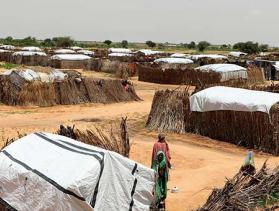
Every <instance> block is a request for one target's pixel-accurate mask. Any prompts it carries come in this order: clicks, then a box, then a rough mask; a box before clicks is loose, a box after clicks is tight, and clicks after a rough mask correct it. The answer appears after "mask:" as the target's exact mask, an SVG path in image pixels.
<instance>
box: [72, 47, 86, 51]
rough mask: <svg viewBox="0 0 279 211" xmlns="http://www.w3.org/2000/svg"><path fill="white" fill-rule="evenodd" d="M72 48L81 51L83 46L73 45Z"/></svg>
mask: <svg viewBox="0 0 279 211" xmlns="http://www.w3.org/2000/svg"><path fill="white" fill-rule="evenodd" d="M70 49H72V50H74V51H79V50H82V49H83V48H82V47H79V46H73V47H70Z"/></svg>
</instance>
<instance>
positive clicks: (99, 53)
mask: <svg viewBox="0 0 279 211" xmlns="http://www.w3.org/2000/svg"><path fill="white" fill-rule="evenodd" d="M92 51H93V52H94V56H95V57H97V58H108V53H109V52H108V49H103V48H94V49H92Z"/></svg>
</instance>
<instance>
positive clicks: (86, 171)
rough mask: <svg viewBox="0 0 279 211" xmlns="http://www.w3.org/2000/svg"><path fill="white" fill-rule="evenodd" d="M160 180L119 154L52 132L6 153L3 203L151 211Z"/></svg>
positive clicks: (72, 210)
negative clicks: (155, 181)
mask: <svg viewBox="0 0 279 211" xmlns="http://www.w3.org/2000/svg"><path fill="white" fill-rule="evenodd" d="M154 177H155V172H154V171H153V170H151V169H149V168H147V167H144V166H143V165H141V164H138V163H135V162H134V161H132V160H129V159H128V158H125V157H123V156H121V155H119V154H117V153H115V152H111V151H107V150H103V149H101V148H98V147H94V146H90V145H87V144H84V143H81V142H77V141H74V140H72V139H69V138H67V137H64V136H59V135H54V134H49V133H34V134H31V135H28V136H26V137H23V138H21V139H20V140H18V141H16V142H14V143H12V144H10V145H9V146H7V147H6V148H4V149H3V150H2V151H1V152H0V187H1V191H0V199H1V200H2V202H3V201H4V202H5V203H7V204H9V205H10V206H12V207H13V208H15V209H16V210H20V211H30V210H36V211H38V210H49V211H50V210H56V211H80V210H84V211H92V210H93V209H94V211H108V210H112V211H114V210H115V211H117V210H119V211H122V210H127V211H128V210H138V211H142V210H143V211H144V210H149V205H150V204H151V201H152V200H153V195H152V191H153V188H154V180H155V178H154ZM93 207H94V208H93Z"/></svg>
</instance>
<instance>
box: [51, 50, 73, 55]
mask: <svg viewBox="0 0 279 211" xmlns="http://www.w3.org/2000/svg"><path fill="white" fill-rule="evenodd" d="M54 53H56V54H68V53H69V54H75V53H76V52H75V51H74V50H71V49H58V50H55V51H54Z"/></svg>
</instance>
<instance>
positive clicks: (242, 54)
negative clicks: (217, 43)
mask: <svg viewBox="0 0 279 211" xmlns="http://www.w3.org/2000/svg"><path fill="white" fill-rule="evenodd" d="M246 55H247V53H243V52H239V51H232V52H230V53H229V56H233V57H236V58H239V57H241V56H246Z"/></svg>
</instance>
